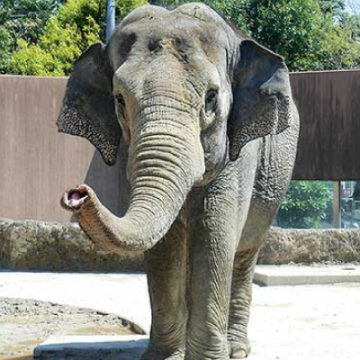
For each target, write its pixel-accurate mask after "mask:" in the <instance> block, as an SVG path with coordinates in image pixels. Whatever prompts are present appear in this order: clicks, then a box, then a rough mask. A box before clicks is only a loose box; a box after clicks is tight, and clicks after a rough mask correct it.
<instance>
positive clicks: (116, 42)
mask: <svg viewBox="0 0 360 360" xmlns="http://www.w3.org/2000/svg"><path fill="white" fill-rule="evenodd" d="M57 125H58V129H59V131H60V132H65V133H68V134H71V135H77V136H82V137H85V138H87V139H88V140H89V141H90V142H91V143H92V144H93V145H94V146H95V147H96V148H97V149H98V150H99V152H100V153H101V155H102V157H103V159H104V161H105V163H106V164H108V165H112V164H114V163H115V161H116V158H117V156H118V153H119V150H118V149H119V144H120V143H121V144H124V147H123V149H124V150H122V151H124V154H125V155H124V156H126V159H127V163H126V177H127V180H128V183H129V203H128V207H127V211H126V213H125V214H124V215H123V216H121V217H120V216H117V215H116V214H113V213H112V212H111V211H110V210H108V209H107V208H106V207H105V206H104V205H103V204H102V203H101V202H100V200H99V198H98V197H97V196H96V194H95V192H94V190H93V189H91V188H90V187H89V186H88V185H85V184H83V185H79V186H76V187H74V188H71V189H70V190H68V191H67V192H65V194H64V195H63V197H62V200H61V202H62V205H63V207H65V208H66V209H68V210H70V211H72V212H73V213H74V214H75V216H76V217H77V219H78V221H79V224H80V226H81V228H82V229H83V230H84V232H85V233H86V234H87V235H88V237H89V238H90V240H91V241H92V242H93V243H95V244H96V245H97V246H98V247H99V248H100V249H103V250H106V251H110V252H120V253H126V252H136V251H139V252H140V251H143V252H144V253H145V264H146V265H145V266H146V272H147V277H148V285H149V295H150V303H151V311H152V324H151V332H150V341H149V346H148V349H147V350H146V351H145V353H144V354H143V355H142V360H149V359H157V360H162V359H172V360H178V359H186V360H190V359H191V360H206V359H209V360H210V359H213V360H214V359H217V360H225V359H229V358H232V359H242V358H245V357H247V356H248V355H249V353H250V344H249V340H248V335H247V327H248V321H249V307H250V302H251V296H252V295H251V293H252V280H253V274H254V267H255V264H256V261H257V256H258V253H259V249H260V247H261V245H262V244H263V242H264V239H265V237H266V233H267V231H268V229H269V227H270V226H271V224H272V221H273V218H274V216H275V214H276V212H277V209H278V207H279V205H280V203H281V200H282V198H283V196H284V194H285V193H286V191H287V188H288V184H289V181H290V179H291V175H292V169H293V165H294V161H295V157H296V148H297V139H298V132H299V115H298V112H297V108H296V105H295V102H294V100H293V98H292V93H291V87H290V81H289V72H288V69H287V67H286V65H285V63H284V59H283V58H282V57H281V56H279V55H277V54H275V53H274V52H272V51H270V50H269V49H267V48H265V47H263V46H261V45H260V44H259V43H257V42H256V41H255V40H253V39H252V38H250V37H247V36H245V35H243V34H242V33H241V32H239V31H238V30H237V29H236V28H234V26H232V24H231V23H229V22H228V21H226V20H224V19H223V18H222V17H221V16H220V15H219V14H217V12H216V11H214V10H212V9H211V8H210V7H208V6H206V5H204V4H202V3H188V4H185V5H181V6H179V7H177V8H175V9H173V10H168V9H165V8H162V7H158V6H151V5H146V6H143V7H140V8H137V9H135V10H134V11H133V12H131V13H130V14H128V15H127V16H126V17H125V18H124V19H123V20H122V21H121V22H120V23H119V24H118V25H117V27H116V29H115V30H114V32H113V34H112V36H111V39H110V41H109V42H108V43H107V45H106V46H105V45H102V44H100V43H98V44H94V45H92V46H91V47H90V48H89V49H88V50H86V51H85V52H84V53H83V54H82V55H81V56H80V58H79V59H78V60H77V61H76V62H75V64H74V67H73V70H72V72H71V75H70V78H69V80H68V84H67V89H66V93H65V96H64V100H63V105H62V108H61V111H60V115H59V117H58V120H57ZM120 148H122V147H121V146H120Z"/></svg>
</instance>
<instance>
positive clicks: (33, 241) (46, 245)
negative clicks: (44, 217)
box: [0, 219, 143, 271]
mask: <svg viewBox="0 0 360 360" xmlns="http://www.w3.org/2000/svg"><path fill="white" fill-rule="evenodd" d="M142 263H143V254H142V253H134V254H132V255H130V254H129V253H128V254H126V255H125V254H124V255H117V254H113V253H109V252H106V251H101V250H98V249H97V248H96V247H95V246H94V245H93V243H92V242H91V241H90V240H89V239H88V237H87V236H86V235H85V234H84V232H83V231H82V230H81V229H80V227H79V226H78V225H77V224H75V223H69V224H61V223H56V222H43V221H34V220H25V221H11V220H9V219H0V267H3V268H7V269H17V270H49V271H54V270H55V271H139V270H141V269H142Z"/></svg>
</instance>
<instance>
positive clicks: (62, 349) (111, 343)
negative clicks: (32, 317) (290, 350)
mask: <svg viewBox="0 0 360 360" xmlns="http://www.w3.org/2000/svg"><path fill="white" fill-rule="evenodd" d="M147 344H148V339H147V337H146V336H141V335H123V336H110V335H102V336H52V337H50V338H49V339H47V340H46V341H45V342H43V343H42V344H40V345H38V346H37V347H36V348H35V349H34V359H36V360H63V359H64V360H65V359H72V360H84V359H86V360H100V359H101V360H113V359H119V360H137V359H139V358H140V356H141V354H142V353H143V352H144V350H145V349H146V347H147Z"/></svg>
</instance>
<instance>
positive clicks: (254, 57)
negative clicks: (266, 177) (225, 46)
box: [228, 40, 291, 160]
mask: <svg viewBox="0 0 360 360" xmlns="http://www.w3.org/2000/svg"><path fill="white" fill-rule="evenodd" d="M290 99H291V90H290V82H289V73H288V69H287V67H286V65H285V63H284V61H283V59H282V58H281V57H280V56H279V55H277V54H275V53H273V52H271V51H270V50H268V49H266V48H264V47H262V46H260V45H259V44H257V43H256V42H255V41H252V40H243V41H242V43H241V45H240V56H239V60H238V64H237V67H236V69H235V72H234V80H233V107H232V109H231V113H230V116H229V121H228V137H229V143H230V159H231V160H236V159H237V158H238V156H239V153H240V150H241V148H242V147H243V146H244V145H246V144H247V143H248V142H249V141H251V140H254V139H257V138H260V137H264V136H266V135H271V134H272V135H276V134H279V133H280V132H282V131H284V130H285V129H286V128H287V127H288V126H289V113H290V109H289V107H290Z"/></svg>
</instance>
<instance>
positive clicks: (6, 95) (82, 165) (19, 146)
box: [0, 76, 121, 222]
mask: <svg viewBox="0 0 360 360" xmlns="http://www.w3.org/2000/svg"><path fill="white" fill-rule="evenodd" d="M66 82H67V78H41V77H24V76H0V217H7V218H12V219H30V218H31V219H39V220H48V221H61V222H66V221H68V220H69V219H70V213H68V212H66V211H65V210H63V209H62V208H61V207H60V205H59V199H60V195H61V194H62V193H63V192H64V191H65V190H66V189H67V188H69V187H71V186H74V185H77V184H80V183H83V182H84V181H86V182H87V183H89V184H90V185H92V186H93V187H94V188H95V189H96V191H97V192H98V193H99V197H100V198H101V200H102V201H104V202H105V203H107V206H109V207H110V208H111V209H112V210H113V211H114V212H116V213H120V212H121V208H120V201H119V199H120V196H121V193H120V186H119V182H120V181H121V179H120V176H121V175H120V170H119V165H117V166H115V167H107V166H106V165H105V164H104V163H103V162H102V160H101V159H100V157H99V155H98V153H95V151H94V148H93V147H92V146H91V145H90V143H88V142H87V140H85V139H81V138H76V137H73V136H68V135H64V134H60V133H58V132H57V128H56V124H55V122H56V118H57V114H58V112H59V109H60V105H61V102H62V97H63V94H64V91H65V86H66Z"/></svg>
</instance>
